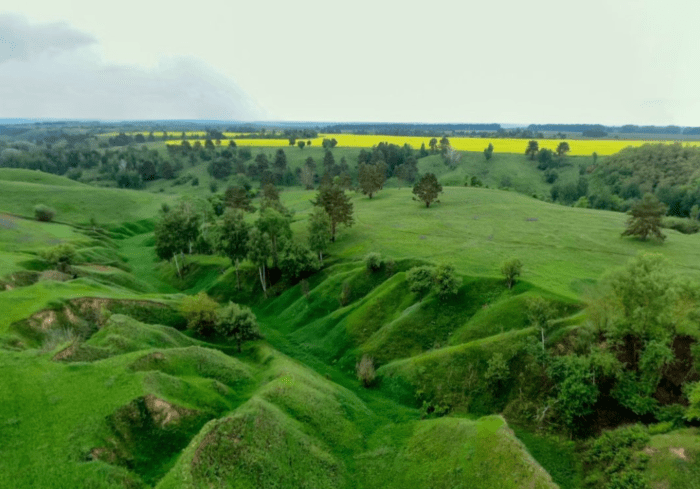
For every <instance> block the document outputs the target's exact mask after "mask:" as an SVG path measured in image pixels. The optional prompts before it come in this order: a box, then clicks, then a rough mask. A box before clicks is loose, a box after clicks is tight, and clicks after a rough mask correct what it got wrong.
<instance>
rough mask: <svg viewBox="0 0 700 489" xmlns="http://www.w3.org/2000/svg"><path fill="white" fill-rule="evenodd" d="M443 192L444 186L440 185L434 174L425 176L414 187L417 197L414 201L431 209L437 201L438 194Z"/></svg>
mask: <svg viewBox="0 0 700 489" xmlns="http://www.w3.org/2000/svg"><path fill="white" fill-rule="evenodd" d="M441 192H442V185H440V184H439V183H438V180H437V177H436V176H435V174H433V173H426V174H425V175H423V178H421V179H420V180H419V181H418V183H416V184H415V185H414V186H413V193H414V194H415V195H416V197H414V198H413V200H418V201H421V202H424V203H425V206H426V207H430V204H432V203H433V202H440V201H439V200H437V197H438V194H440V193H441Z"/></svg>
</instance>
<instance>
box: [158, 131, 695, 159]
mask: <svg viewBox="0 0 700 489" xmlns="http://www.w3.org/2000/svg"><path fill="white" fill-rule="evenodd" d="M173 134H177V133H175V132H171V133H170V135H173ZM187 134H188V135H190V134H193V135H194V134H197V135H199V134H201V135H204V134H205V133H203V132H201V133H194V132H188V133H187ZM224 134H225V135H226V136H227V137H229V138H234V139H235V141H236V144H237V145H238V146H264V147H285V146H289V141H288V140H287V139H245V138H244V139H239V138H237V136H241V135H242V134H241V133H224ZM323 138H329V139H330V138H335V139H336V140H337V141H338V146H339V147H346V148H371V147H372V146H376V145H377V144H379V143H382V142H386V143H391V144H397V145H399V146H403V145H404V144H409V145H411V146H412V147H413V148H414V149H418V148H420V146H421V144H425V147H426V148H430V139H432V138H430V137H423V136H420V137H415V136H381V135H357V134H320V135H319V137H317V138H314V139H311V140H310V141H311V144H312V146H314V147H319V146H321V143H322V141H323ZM436 139H438V141H439V140H440V138H439V137H438V138H436ZM449 140H450V145H451V146H452V147H453V148H454V149H456V150H457V151H477V152H481V151H483V150H484V149H486V147H487V146H488V145H489V143H491V144H493V150H494V152H495V153H522V154H525V148H527V145H528V142H529V140H528V139H505V138H504V139H501V138H493V139H490V138H460V137H452V138H449ZM304 141H309V140H308V139H304ZM536 141H537V142H538V143H539V147H540V149H542V148H548V149H551V150H553V151H556V149H557V146H558V145H559V143H561V142H562V141H566V142H567V143H569V147H570V148H571V150H570V151H569V154H570V155H572V156H590V155H591V154H593V153H594V152H595V153H598V155H599V156H606V155H612V154H615V153H617V152H618V151H620V150H621V149H623V148H626V147H628V146H641V145H643V144H647V143H664V144H672V143H675V142H676V141H668V140H652V139H648V140H619V139H537V140H536ZM168 144H180V141H178V140H171V141H168ZM221 144H222V145H228V142H227V141H223V140H222V141H221ZM682 144H687V145H692V146H700V141H687V142H683V143H682Z"/></svg>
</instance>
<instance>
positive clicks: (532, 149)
mask: <svg viewBox="0 0 700 489" xmlns="http://www.w3.org/2000/svg"><path fill="white" fill-rule="evenodd" d="M539 149H540V145H539V144H538V143H537V141H534V140H533V141H530V142H529V143H527V149H526V150H525V154H526V155H530V159H531V160H532V161H535V156H536V155H537V152H538V151H539Z"/></svg>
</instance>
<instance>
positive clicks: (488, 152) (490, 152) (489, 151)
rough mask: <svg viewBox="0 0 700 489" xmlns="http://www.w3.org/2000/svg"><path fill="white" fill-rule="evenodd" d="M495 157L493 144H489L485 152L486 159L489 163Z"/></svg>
mask: <svg viewBox="0 0 700 489" xmlns="http://www.w3.org/2000/svg"><path fill="white" fill-rule="evenodd" d="M492 156H493V144H491V143H489V145H488V147H487V148H486V149H485V150H484V158H486V161H489V160H490V159H491V157H492Z"/></svg>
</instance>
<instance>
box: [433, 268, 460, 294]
mask: <svg viewBox="0 0 700 489" xmlns="http://www.w3.org/2000/svg"><path fill="white" fill-rule="evenodd" d="M434 283H435V292H436V293H437V295H438V296H439V297H440V298H441V299H445V298H447V297H449V296H451V295H455V294H456V293H457V292H458V291H459V285H460V280H459V278H458V277H457V273H456V271H455V267H453V266H452V265H444V264H443V265H438V267H437V268H436V269H435V276H434Z"/></svg>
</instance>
